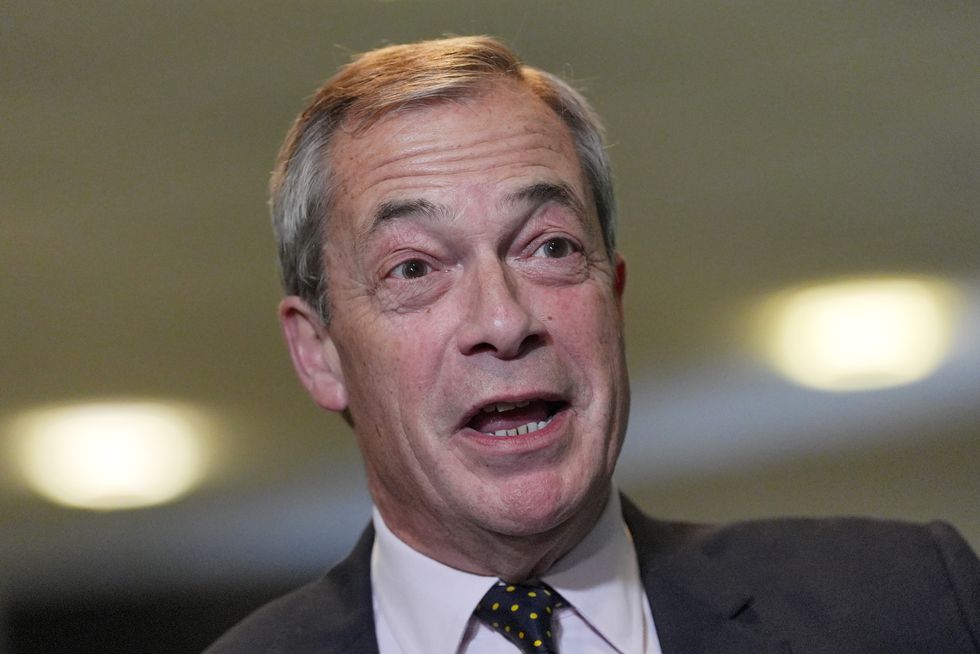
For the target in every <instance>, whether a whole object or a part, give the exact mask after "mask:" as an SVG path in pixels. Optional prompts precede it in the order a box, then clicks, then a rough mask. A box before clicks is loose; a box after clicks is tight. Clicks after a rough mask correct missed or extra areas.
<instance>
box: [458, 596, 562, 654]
mask: <svg viewBox="0 0 980 654" xmlns="http://www.w3.org/2000/svg"><path fill="white" fill-rule="evenodd" d="M565 604H566V602H565V600H564V599H563V598H562V596H561V595H559V594H558V591H556V590H554V589H553V588H551V587H550V586H548V585H547V584H545V583H543V582H540V581H536V582H530V581H529V582H525V583H523V584H508V583H505V582H503V581H501V582H498V583H496V584H494V586H493V587H492V588H491V589H490V590H488V591H487V594H486V595H484V596H483V599H482V600H480V604H479V605H477V607H476V611H474V612H473V614H474V615H475V616H476V617H477V618H479V619H480V620H481V621H482V622H484V623H485V624H487V625H488V626H489V627H491V628H492V629H493V630H494V631H496V632H498V633H500V634H501V635H503V636H504V637H506V638H507V639H508V640H510V641H511V642H512V643H514V644H515V645H517V647H518V648H520V650H521V651H522V652H524V654H558V648H557V647H556V646H555V641H554V637H553V636H552V633H551V616H552V613H553V612H554V610H555V609H558V608H560V607H562V606H564V605H565Z"/></svg>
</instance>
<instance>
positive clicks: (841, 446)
mask: <svg viewBox="0 0 980 654" xmlns="http://www.w3.org/2000/svg"><path fill="white" fill-rule="evenodd" d="M86 5H87V6H86ZM445 33H454V34H468V33H490V34H494V35H496V36H499V37H501V38H503V39H504V40H505V41H507V42H508V43H509V44H510V45H512V46H513V47H515V49H517V50H518V51H519V52H520V53H521V55H522V56H523V57H524V59H525V60H526V61H528V62H529V63H531V64H533V65H536V66H539V67H541V68H544V69H547V70H550V71H554V72H558V73H560V74H563V75H564V76H566V77H567V78H569V79H570V80H572V81H573V82H575V83H576V84H577V85H578V86H580V87H581V88H583V89H584V90H585V92H586V94H587V95H588V96H589V97H590V98H591V99H592V101H593V102H594V104H595V106H596V107H597V109H598V110H599V112H600V113H601V115H603V116H604V118H605V120H606V123H607V126H608V132H609V140H610V144H611V150H610V152H611V155H612V159H613V162H614V167H615V172H616V178H617V186H618V193H619V195H618V198H619V205H620V215H621V218H620V235H621V236H620V243H621V249H622V250H623V252H624V253H625V256H626V258H627V260H628V261H629V264H630V274H629V282H628V289H627V326H628V348H629V357H630V366H631V371H632V375H633V380H634V386H635V393H634V414H633V418H632V425H631V434H630V443H629V446H628V447H629V448H630V449H628V450H627V453H628V457H627V460H625V461H624V464H623V470H622V479H621V483H622V485H623V486H624V487H627V488H629V489H630V490H631V492H633V493H634V494H635V495H637V496H638V497H641V498H645V503H646V505H647V506H648V507H650V508H652V509H656V506H654V505H657V506H660V507H661V508H663V509H664V511H666V512H668V513H677V514H684V515H688V514H691V513H693V514H694V515H693V516H692V517H698V518H704V519H719V518H724V517H729V516H740V515H754V514H762V513H768V512H775V511H779V512H784V511H788V512H808V513H823V512H836V511H848V512H850V511H860V512H869V513H878V514H882V515H893V516H896V517H909V518H913V519H924V518H927V517H930V516H931V515H934V514H939V517H944V518H947V519H951V520H953V521H954V522H956V523H957V524H958V525H959V526H961V528H962V529H963V530H964V532H965V533H966V534H967V536H968V538H970V539H971V540H972V541H973V543H974V544H975V545H976V544H977V543H980V516H978V511H977V509H976V508H975V504H974V506H973V507H971V506H970V504H971V500H970V499H969V498H971V497H972V498H974V499H975V498H976V497H978V496H980V473H978V472H977V466H976V461H977V460H980V458H978V457H980V445H978V441H980V373H978V372H977V371H978V370H980V343H978V338H980V337H978V336H977V334H978V333H980V330H978V329H976V328H977V324H978V323H977V322H976V319H977V317H978V316H980V308H978V307H980V304H978V302H977V299H978V297H980V291H978V290H977V289H978V288H980V256H978V255H980V245H978V244H980V210H978V207H980V112H978V111H977V107H980V75H978V74H977V73H978V64H980V5H978V4H977V3H969V2H930V3H920V2H892V3H872V2H795V3H784V2H775V1H754V2H742V3H729V2H722V1H720V0H714V1H700V2H671V3H667V2H649V1H646V0H644V1H636V2H627V1H623V2H617V3H615V4H614V5H609V4H601V3H596V2H591V1H574V2H557V1H555V0H539V1H537V2H533V3H529V2H524V1H514V0H494V1H493V2H449V1H446V2H439V1H435V0H433V1H418V2H409V1H404V2H399V1H391V2H377V1H369V0H359V1H356V2H354V1H336V2H322V3H298V2H297V3H245V4H243V3H234V4H233V3H218V2H206V3H202V2H168V3H112V2H104V3H96V4H90V3H70V2H21V1H14V2H7V3H4V5H3V7H2V8H0V62H2V64H0V88H2V93H0V212H2V213H0V221H2V222H0V225H2V228H0V275H2V278H0V306H3V307H5V311H4V317H3V318H2V320H0V421H4V420H9V419H11V418H13V417H14V416H15V415H16V414H17V413H18V412H19V411H21V410H25V409H29V408H32V407H35V406H38V405H43V404H48V403H61V402H67V401H81V400H92V399H106V398H112V399H115V398H162V399H167V400H175V401H182V402H188V403H192V404H194V405H196V406H198V407H200V408H201V409H203V410H205V411H207V412H208V413H209V414H210V415H211V416H212V417H213V420H214V427H213V430H212V432H211V433H210V435H209V438H210V444H211V447H212V448H213V455H212V460H211V474H210V476H209V477H208V478H207V480H206V481H205V483H204V485H203V486H202V487H201V488H199V489H198V490H197V491H195V492H194V493H193V494H192V495H190V496H189V497H187V498H185V499H184V500H183V501H181V502H180V503H178V504H176V505H173V506H169V507H163V508H158V509H152V510H144V511H129V512H119V513H113V514H96V513H87V512H78V511H71V510H67V509H61V508H57V507H54V506H52V505H49V504H47V503H46V502H45V501H43V500H41V499H39V498H37V497H36V496H34V495H33V494H31V492H30V491H29V490H27V488H26V487H25V486H24V485H23V483H22V482H21V479H20V475H19V474H18V472H17V470H16V468H15V465H14V460H13V457H12V455H10V452H11V451H12V450H10V448H8V450H7V451H5V453H4V457H3V459H2V460H0V533H3V534H5V537H4V538H3V539H0V568H4V569H5V570H8V571H9V573H7V574H6V578H5V580H4V582H3V583H4V585H0V595H2V594H4V593H6V594H7V595H8V596H13V597H19V596H27V595H31V594H35V593H70V592H77V591H78V589H79V588H82V587H88V588H91V587H92V586H93V585H96V586H98V585H100V584H101V585H109V586H112V585H116V586H120V585H133V584H137V585H140V584H144V585H151V586H166V585H168V584H169V585H174V584H180V583H189V582H188V580H189V579H197V580H201V579H217V578H221V579H226V580H228V581H229V582H230V581H233V580H234V579H236V578H239V577H241V576H247V575H256V574H265V575H274V574H278V573H280V572H283V571H293V572H295V571H296V570H299V569H302V570H306V569H317V568H318V567H322V566H323V565H325V562H326V561H329V559H330V558H331V557H333V556H335V554H336V552H339V551H342V547H343V546H344V544H345V543H347V542H350V540H352V539H353V536H354V534H355V533H356V532H357V531H358V530H359V528H360V526H361V525H362V524H363V522H364V520H365V518H366V515H367V513H366V511H367V507H368V506H369V504H368V501H367V499H366V495H365V493H364V490H363V482H362V481H361V479H360V473H359V470H358V467H359V464H358V462H357V461H358V459H357V452H356V449H355V446H354V443H353V440H352V438H351V436H350V434H349V433H348V432H347V430H346V428H345V427H344V426H343V423H342V422H341V421H340V420H338V419H336V418H335V417H332V416H327V415H324V414H323V413H322V412H320V411H318V410H317V409H316V408H315V407H314V406H313V405H312V403H311V402H310V401H309V400H308V398H307V397H306V396H305V394H304V392H303V391H302V389H301V388H300V386H299V385H298V384H297V383H296V382H295V380H294V378H293V374H292V370H291V367H290V365H289V362H288V358H287V356H286V353H285V350H284V347H283V345H282V343H281V339H280V336H279V333H278V327H277V324H276V320H275V305H276V302H277V299H278V294H279V290H278V287H277V280H276V273H275V267H274V247H273V240H272V235H271V231H270V229H269V227H268V219H267V215H266V207H265V188H266V184H267V179H268V173H269V170H270V169H271V167H272V163H273V159H274V156H275V153H276V151H277V149H278V146H279V143H280V141H281V139H282V137H283V136H284V134H285V130H286V128H287V126H288V125H289V123H290V122H291V120H292V118H293V116H294V115H295V114H296V113H297V112H298V111H299V110H300V109H301V107H302V105H303V101H304V98H306V97H308V96H309V95H310V94H311V93H312V91H313V90H314V89H315V88H316V86H317V85H318V84H319V83H320V82H322V81H323V80H324V79H326V78H327V77H329V76H330V75H331V74H332V71H333V70H334V69H335V68H336V67H337V66H338V65H340V64H342V63H344V62H346V61H347V60H348V59H349V58H350V56H351V54H352V53H356V52H359V51H363V50H366V49H370V48H372V47H376V46H380V45H384V44H387V43H392V42H402V41H411V40H417V39H421V38H430V37H435V36H439V35H442V34H445ZM883 273H884V274H889V273H914V274H925V275H930V276H937V277H941V278H945V279H948V280H950V281H951V282H953V283H954V284H956V285H957V286H958V288H960V289H961V291H962V293H963V297H964V298H965V299H964V302H963V304H962V311H961V321H960V331H959V336H958V339H959V340H958V341H957V343H958V345H957V348H958V349H957V350H956V352H955V355H954V356H953V357H952V358H951V359H950V361H949V363H948V364H947V366H946V367H945V368H943V369H942V370H941V371H940V372H939V373H937V375H936V376H935V377H934V378H933V379H931V380H927V381H925V382H922V383H920V384H917V385H914V386H910V387H906V388H903V389H896V390H894V391H881V392H867V393H859V394H852V395H826V394H821V393H815V392H810V391H803V390H801V389H798V388H796V387H792V386H790V385H788V384H786V383H784V382H782V381H780V380H779V379H777V378H776V377H775V376H774V375H773V374H772V373H769V372H768V371H767V370H765V369H764V368H763V367H762V366H761V365H760V364H758V363H757V362H755V360H754V358H753V352H752V349H751V339H750V336H749V332H748V330H747V329H746V316H747V315H748V312H749V311H750V310H751V308H752V307H753V306H755V304H756V303H758V302H760V301H761V300H762V299H763V298H764V297H765V296H766V295H767V294H769V293H771V292H773V291H776V290H779V289H782V288H785V287H787V286H791V285H795V284H800V283H804V282H808V281H811V280H822V279H826V278H832V277H838V276H846V275H857V274H883ZM2 424H3V423H2V422H0V425H2ZM647 436H649V437H647ZM4 438H5V439H6V440H7V441H8V443H7V444H8V445H9V444H10V443H9V441H10V437H9V433H8V432H4ZM842 471H845V472H842ZM847 471H853V473H854V474H853V475H851V474H850V472H847ZM854 478H857V479H859V480H861V481H860V483H858V482H855V481H854ZM794 479H795V480H798V481H797V483H793V482H792V481H790V480H794ZM829 480H836V482H834V483H831V482H830V481H829ZM855 484H856V485H855ZM909 484H911V486H912V487H913V488H915V489H916V492H914V493H912V492H909V491H908V488H909ZM739 493H741V495H740V494H739ZM743 496H744V498H745V502H743V503H741V504H739V505H738V507H737V508H736V507H735V506H733V505H732V504H731V502H730V501H731V499H732V498H736V497H739V498H741V497H743ZM788 497H789V498H790V499H787V498H788ZM875 498H877V500H876V499H875ZM923 498H925V499H923ZM706 505H708V506H717V507H718V508H717V510H714V511H712V510H711V509H705V506H706ZM338 534H340V536H339V537H338V536H337V535H338ZM228 542H233V543H236V546H237V547H234V548H230V550H229V546H228ZM327 543H330V545H328V544H327ZM334 543H336V544H334ZM331 548H333V549H331ZM325 553H326V554H325ZM110 558H111V560H112V561H113V565H111V566H110V565H108V563H107V561H109V560H110ZM83 563H84V565H83ZM260 571H261V572H260Z"/></svg>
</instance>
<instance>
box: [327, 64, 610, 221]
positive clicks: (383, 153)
mask: <svg viewBox="0 0 980 654" xmlns="http://www.w3.org/2000/svg"><path fill="white" fill-rule="evenodd" d="M330 157H331V161H330V163H331V166H330V167H331V169H332V171H333V182H334V184H333V186H334V189H333V190H334V198H333V200H334V202H333V204H334V208H335V209H336V210H337V211H336V212H335V215H336V214H337V213H339V214H341V215H342V216H343V217H342V218H341V220H353V221H355V222H359V219H363V218H364V217H365V212H366V211H368V209H369V207H368V206H366V205H369V204H370V203H371V202H373V201H376V202H383V201H385V200H386V199H392V197H391V196H397V195H398V194H399V193H401V194H407V195H411V194H412V193H418V192H419V191H420V190H443V191H446V190H452V189H453V188H455V187H462V186H463V185H465V184H467V183H471V184H472V183H474V182H482V183H483V184H485V185H488V186H492V185H495V184H498V185H499V184H504V183H506V182H507V181H508V178H509V177H513V176H520V175H524V176H528V175H532V174H537V175H539V176H540V177H541V180H540V181H543V182H552V183H555V184H564V185H566V186H568V187H569V188H571V189H573V191H574V192H575V193H576V194H577V195H578V196H579V197H578V199H579V200H580V201H581V203H582V204H583V205H589V206H591V205H592V198H591V193H590V192H589V188H588V186H587V184H586V183H585V176H584V174H583V171H582V166H581V163H580V161H579V158H578V154H577V152H576V149H575V145H574V142H573V140H572V137H571V134H570V132H569V129H568V127H567V126H566V125H565V123H564V122H563V121H562V120H561V119H560V118H559V117H558V115H557V114H555V112H554V111H553V110H552V109H551V108H550V107H549V106H548V105H547V104H545V103H544V102H543V101H542V100H540V99H539V98H537V97H536V96H535V95H534V94H533V93H531V92H530V91H529V90H528V89H526V88H525V87H522V86H520V85H518V84H515V83H503V84H496V85H493V86H491V87H489V88H487V89H484V90H483V91H481V92H480V93H474V94H472V95H468V96H465V97H458V98H449V99H441V100H439V101H432V102H427V103H425V104H424V105H423V106H411V107H403V108H401V109H400V110H398V111H394V112H390V113H388V114H387V115H385V116H384V117H382V118H380V119H378V120H376V121H374V122H373V123H371V124H370V125H368V126H363V125H356V124H352V125H351V126H349V127H348V128H347V129H344V130H341V131H340V132H339V133H338V134H337V135H336V137H335V140H334V142H333V143H332V145H331V152H330ZM502 190H503V187H502V186H501V191H502ZM399 199H404V198H399Z"/></svg>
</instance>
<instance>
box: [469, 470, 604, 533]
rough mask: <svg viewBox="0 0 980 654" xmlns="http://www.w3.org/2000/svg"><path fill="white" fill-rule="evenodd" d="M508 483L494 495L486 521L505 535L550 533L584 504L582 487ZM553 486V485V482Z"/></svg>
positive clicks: (585, 497) (539, 482)
mask: <svg viewBox="0 0 980 654" xmlns="http://www.w3.org/2000/svg"><path fill="white" fill-rule="evenodd" d="M548 481H549V480H541V479H540V478H538V479H528V480H521V481H519V482H510V483H508V484H507V486H506V488H505V489H503V490H501V491H500V492H498V493H497V494H496V501H495V502H493V504H492V505H484V506H485V508H486V509H488V510H489V511H490V512H491V514H490V515H486V516H485V518H486V522H487V523H488V524H492V525H493V528H492V531H496V532H497V533H501V534H506V535H509V536H533V535H536V534H543V533H546V532H549V531H552V530H554V529H555V528H557V527H559V526H561V525H562V524H564V523H565V522H567V521H568V520H569V519H570V518H571V517H573V516H575V515H577V514H578V513H579V512H580V511H581V510H582V509H583V507H584V506H585V504H586V503H587V501H588V497H589V495H588V491H587V489H584V488H565V487H563V484H561V481H562V480H561V479H558V480H554V479H552V480H550V481H551V482H552V483H548ZM556 481H557V483H554V482H556Z"/></svg>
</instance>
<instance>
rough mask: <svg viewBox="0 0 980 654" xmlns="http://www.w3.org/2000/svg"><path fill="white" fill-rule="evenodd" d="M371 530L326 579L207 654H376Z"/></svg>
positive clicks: (259, 614) (261, 613)
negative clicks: (348, 653) (371, 568)
mask: <svg viewBox="0 0 980 654" xmlns="http://www.w3.org/2000/svg"><path fill="white" fill-rule="evenodd" d="M373 540H374V532H373V530H372V529H371V528H370V527H369V528H368V529H367V530H365V532H364V534H363V535H362V536H361V539H360V541H359V542H358V544H357V545H356V546H355V548H354V550H353V551H352V552H351V554H350V555H349V556H348V557H347V558H346V559H345V560H344V561H342V562H341V563H339V564H338V565H337V566H336V567H334V568H333V569H332V570H330V571H329V572H328V573H327V574H326V575H324V576H323V577H321V578H320V579H318V580H316V581H314V582H311V583H309V584H307V585H305V586H303V587H301V588H298V589H296V590H294V591H293V592H291V593H289V594H288V595H284V596H283V597H280V598H279V599H276V600H274V601H272V602H270V603H268V604H266V605H265V606H263V607H261V608H259V609H258V610H256V611H255V612H254V613H252V614H251V615H249V616H248V617H247V618H245V619H244V620H242V621H241V622H240V623H238V624H237V625H235V626H234V627H233V628H232V629H231V630H230V631H228V632H227V633H226V634H224V635H223V636H222V637H221V638H220V639H219V640H218V641H217V642H215V643H214V644H213V645H211V647H209V648H208V649H207V650H206V651H205V654H286V653H289V654H302V653H305V652H310V653H312V652H317V653H324V654H327V653H329V652H372V651H376V645H375V644H374V643H375V637H374V617H373V608H372V599H371V579H370V553H371V545H372V543H373Z"/></svg>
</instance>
